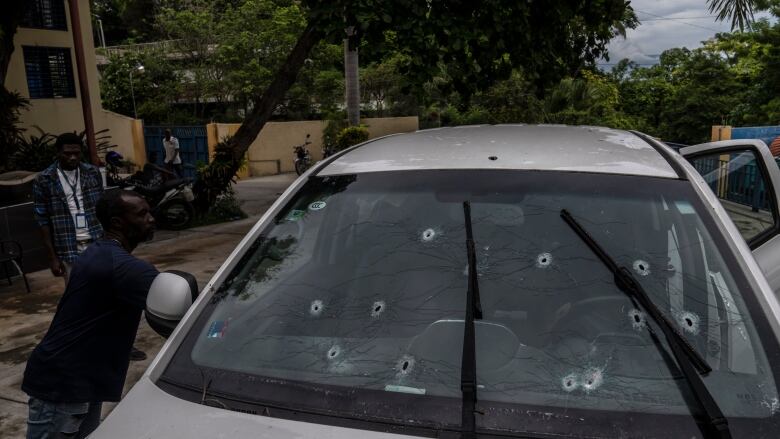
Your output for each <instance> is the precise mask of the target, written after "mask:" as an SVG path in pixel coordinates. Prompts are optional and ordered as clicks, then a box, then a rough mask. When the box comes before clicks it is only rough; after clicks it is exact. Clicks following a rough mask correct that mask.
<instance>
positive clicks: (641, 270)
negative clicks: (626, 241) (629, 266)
mask: <svg viewBox="0 0 780 439" xmlns="http://www.w3.org/2000/svg"><path fill="white" fill-rule="evenodd" d="M634 271H636V272H637V274H638V275H640V276H647V275H648V274H650V264H649V263H648V262H647V261H643V260H641V259H637V260H636V261H634Z"/></svg>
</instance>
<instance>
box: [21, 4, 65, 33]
mask: <svg viewBox="0 0 780 439" xmlns="http://www.w3.org/2000/svg"><path fill="white" fill-rule="evenodd" d="M27 1H28V2H29V3H28V7H27V12H25V14H24V19H22V24H21V26H22V27H33V28H37V29H55V30H68V23H67V20H66V19H65V0H27Z"/></svg>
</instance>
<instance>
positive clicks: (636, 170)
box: [318, 124, 678, 178]
mask: <svg viewBox="0 0 780 439" xmlns="http://www.w3.org/2000/svg"><path fill="white" fill-rule="evenodd" d="M424 169H515V170H550V171H576V172H599V173H609V174H628V175H646V176H653V177H663V178H678V175H677V173H676V172H675V170H674V169H673V168H672V166H671V165H670V164H669V162H668V161H667V160H666V158H664V156H662V155H661V154H660V153H659V152H658V151H657V150H656V149H655V148H654V147H653V146H652V145H650V144H649V143H647V142H646V141H645V140H643V139H642V138H641V137H639V136H638V135H636V134H633V133H631V132H628V131H622V130H615V129H611V128H603V127H594V126H569V125H519V124H518V125H470V126H460V127H446V128H434V129H429V130H422V131H416V132H413V133H407V134H397V135H392V136H386V137H382V138H379V139H375V140H372V141H369V142H366V143H364V144H362V145H360V146H358V147H356V148H353V149H352V150H349V151H348V152H346V153H345V154H342V155H340V156H338V157H337V158H336V159H334V160H333V161H332V162H330V163H328V164H327V165H326V166H325V167H324V168H322V169H321V170H320V171H319V172H318V175H322V176H328V175H343V174H355V173H364V172H381V171H408V170H424Z"/></svg>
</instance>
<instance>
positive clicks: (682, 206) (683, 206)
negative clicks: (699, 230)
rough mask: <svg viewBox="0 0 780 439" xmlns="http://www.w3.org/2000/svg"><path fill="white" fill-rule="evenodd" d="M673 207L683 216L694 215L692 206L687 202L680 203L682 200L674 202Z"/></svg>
mask: <svg viewBox="0 0 780 439" xmlns="http://www.w3.org/2000/svg"><path fill="white" fill-rule="evenodd" d="M674 205H675V206H677V210H679V211H680V213H681V214H683V215H690V214H693V213H696V211H695V210H693V206H692V205H691V203H689V202H687V201H682V200H681V201H675V202H674Z"/></svg>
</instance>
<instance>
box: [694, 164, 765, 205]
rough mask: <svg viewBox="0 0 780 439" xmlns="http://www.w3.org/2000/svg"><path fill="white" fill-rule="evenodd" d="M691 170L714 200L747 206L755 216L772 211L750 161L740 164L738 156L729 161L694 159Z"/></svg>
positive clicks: (755, 167)
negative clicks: (702, 182)
mask: <svg viewBox="0 0 780 439" xmlns="http://www.w3.org/2000/svg"><path fill="white" fill-rule="evenodd" d="M693 166H694V167H695V168H696V170H697V171H699V173H700V174H701V175H703V176H704V179H705V180H706V181H707V184H709V186H710V188H711V189H712V191H713V192H715V194H716V195H718V197H720V198H723V199H726V200H729V201H733V202H735V203H739V204H743V205H745V206H750V207H751V208H752V209H753V211H756V212H757V211H758V210H759V209H763V210H771V209H772V204H771V201H770V200H769V192H768V191H767V190H766V187H765V185H764V179H763V177H762V174H761V171H760V169H759V168H758V164H757V163H756V161H755V159H754V158H752V157H751V160H750V161H749V162H748V163H744V159H742V160H740V157H739V156H732V158H731V159H730V160H720V158H719V157H706V158H699V159H695V160H694V161H693Z"/></svg>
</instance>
